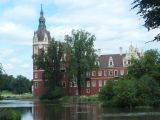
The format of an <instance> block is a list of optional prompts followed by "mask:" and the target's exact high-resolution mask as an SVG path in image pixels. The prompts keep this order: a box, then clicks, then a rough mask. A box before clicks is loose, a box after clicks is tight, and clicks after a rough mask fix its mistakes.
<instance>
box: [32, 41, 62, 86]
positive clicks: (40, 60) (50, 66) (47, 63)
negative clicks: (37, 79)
mask: <svg viewBox="0 0 160 120" xmlns="http://www.w3.org/2000/svg"><path fill="white" fill-rule="evenodd" d="M63 53H64V48H63V45H62V43H61V42H58V41H55V40H54V39H52V40H51V41H50V42H49V45H48V47H47V50H46V51H45V50H43V49H41V53H40V54H39V55H34V56H33V57H34V62H35V65H36V66H37V67H38V69H43V70H45V73H44V78H45V79H46V80H48V82H46V83H47V84H46V86H47V87H51V88H53V89H54V88H55V86H60V85H61V84H60V79H61V77H62V75H63V72H62V71H61V64H62V62H64V61H61V60H62V57H63Z"/></svg>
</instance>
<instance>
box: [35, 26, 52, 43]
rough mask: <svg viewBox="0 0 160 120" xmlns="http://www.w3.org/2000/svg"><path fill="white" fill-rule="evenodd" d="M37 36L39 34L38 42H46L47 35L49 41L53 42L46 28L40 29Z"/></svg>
mask: <svg viewBox="0 0 160 120" xmlns="http://www.w3.org/2000/svg"><path fill="white" fill-rule="evenodd" d="M35 34H37V37H38V41H39V42H41V41H43V40H44V36H45V34H47V37H48V40H51V35H50V32H49V31H47V30H46V28H39V29H38V30H37V31H36V32H35Z"/></svg>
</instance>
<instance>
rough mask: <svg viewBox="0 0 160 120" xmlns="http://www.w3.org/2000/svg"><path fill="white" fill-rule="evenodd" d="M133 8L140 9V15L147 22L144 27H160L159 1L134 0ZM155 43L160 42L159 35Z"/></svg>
mask: <svg viewBox="0 0 160 120" xmlns="http://www.w3.org/2000/svg"><path fill="white" fill-rule="evenodd" d="M133 8H138V13H137V14H140V16H141V17H142V18H143V19H144V20H145V24H144V26H145V27H146V28H147V29H148V30H151V29H155V28H159V26H160V1H159V0H134V2H133ZM153 41H160V35H159V34H158V35H157V36H156V37H155V39H154V40H153Z"/></svg>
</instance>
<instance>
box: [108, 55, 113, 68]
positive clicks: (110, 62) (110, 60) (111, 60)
mask: <svg viewBox="0 0 160 120" xmlns="http://www.w3.org/2000/svg"><path fill="white" fill-rule="evenodd" d="M108 66H109V67H113V66H114V63H113V58H112V57H111V56H110V57H109V62H108Z"/></svg>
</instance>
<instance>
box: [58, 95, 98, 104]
mask: <svg viewBox="0 0 160 120" xmlns="http://www.w3.org/2000/svg"><path fill="white" fill-rule="evenodd" d="M60 101H61V102H63V103H75V102H78V103H90V102H99V100H98V96H80V97H78V96H64V97H62V98H61V99H60Z"/></svg>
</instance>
